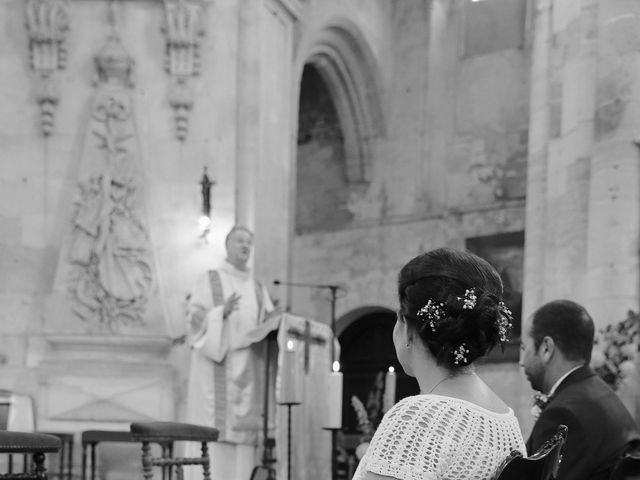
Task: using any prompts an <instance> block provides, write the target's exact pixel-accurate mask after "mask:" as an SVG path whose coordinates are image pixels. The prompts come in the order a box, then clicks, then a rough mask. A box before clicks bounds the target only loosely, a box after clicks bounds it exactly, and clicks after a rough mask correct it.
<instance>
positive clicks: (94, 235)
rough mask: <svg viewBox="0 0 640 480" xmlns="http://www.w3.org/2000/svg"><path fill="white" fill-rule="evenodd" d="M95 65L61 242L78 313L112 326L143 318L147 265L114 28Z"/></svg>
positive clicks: (127, 65)
mask: <svg viewBox="0 0 640 480" xmlns="http://www.w3.org/2000/svg"><path fill="white" fill-rule="evenodd" d="M95 67H96V71H95V79H96V84H97V91H96V94H95V98H94V101H93V105H92V107H91V112H90V115H91V116H90V119H89V122H88V124H87V132H86V134H85V139H84V142H85V143H84V147H83V153H82V158H81V164H80V172H79V178H78V184H77V190H76V198H75V202H74V211H73V216H72V220H71V235H70V238H69V245H67V247H68V255H67V258H66V261H67V262H68V270H69V273H70V275H69V277H68V292H69V294H70V297H71V301H72V307H71V309H72V311H73V312H74V313H75V314H76V315H77V316H78V317H79V318H80V319H82V320H84V321H86V322H89V323H93V324H97V326H100V327H106V328H107V329H109V330H113V331H117V330H118V329H119V327H121V326H122V325H131V324H134V325H135V324H142V323H144V313H145V308H146V305H147V302H148V300H149V296H150V294H151V291H152V288H153V286H154V270H153V261H152V253H151V247H150V242H149V236H148V229H147V226H146V222H145V213H144V205H143V203H144V202H143V195H142V189H143V186H144V177H143V172H142V165H141V163H142V162H141V159H140V158H139V157H140V156H139V148H138V134H137V131H136V128H135V121H134V111H133V104H132V100H131V91H130V88H131V87H132V85H133V79H132V76H133V71H134V62H133V59H132V58H131V57H130V56H129V55H128V53H127V52H126V50H125V49H124V46H123V45H122V43H121V41H120V39H119V37H118V36H117V35H116V33H115V30H114V31H113V32H112V34H111V35H110V36H109V39H108V40H107V42H106V44H105V45H104V47H103V48H102V49H101V51H100V52H99V53H98V55H97V56H96V58H95Z"/></svg>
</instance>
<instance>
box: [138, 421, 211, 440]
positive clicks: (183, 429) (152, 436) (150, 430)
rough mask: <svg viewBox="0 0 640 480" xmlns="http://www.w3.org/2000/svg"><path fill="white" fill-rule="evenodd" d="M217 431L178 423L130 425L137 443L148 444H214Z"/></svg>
mask: <svg viewBox="0 0 640 480" xmlns="http://www.w3.org/2000/svg"><path fill="white" fill-rule="evenodd" d="M219 433H220V432H218V430H217V429H215V428H210V427H203V426H202V425H192V424H190V423H179V422H145V423H132V424H131V435H132V436H133V438H135V439H136V440H138V441H142V440H147V441H149V442H158V443H159V442H168V441H192V442H216V441H217V440H218V436H219Z"/></svg>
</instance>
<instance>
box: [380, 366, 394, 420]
mask: <svg viewBox="0 0 640 480" xmlns="http://www.w3.org/2000/svg"><path fill="white" fill-rule="evenodd" d="M395 403H396V371H395V369H394V368H393V367H389V370H388V371H387V375H386V376H385V379H384V395H383V397H382V411H383V412H385V413H386V412H387V411H388V410H389V409H390V408H391V407H393V405H394V404H395Z"/></svg>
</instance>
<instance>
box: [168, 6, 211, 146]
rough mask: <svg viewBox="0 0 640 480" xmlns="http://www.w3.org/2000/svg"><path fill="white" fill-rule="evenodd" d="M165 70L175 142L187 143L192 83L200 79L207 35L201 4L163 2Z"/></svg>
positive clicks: (192, 99)
mask: <svg viewBox="0 0 640 480" xmlns="http://www.w3.org/2000/svg"><path fill="white" fill-rule="evenodd" d="M164 7H165V24H164V26H163V28H162V32H163V33H164V34H165V37H166V48H165V70H166V72H167V73H168V74H169V76H170V77H171V88H170V90H169V105H170V106H171V108H172V109H173V112H174V117H175V134H176V138H177V139H178V140H180V141H181V142H184V141H185V140H186V138H187V134H188V132H189V115H190V113H191V110H193V106H194V93H193V86H192V84H191V80H192V79H193V77H197V76H198V75H200V43H201V40H202V37H203V36H204V34H205V28H204V23H203V21H202V18H203V13H204V5H203V2H202V0H164Z"/></svg>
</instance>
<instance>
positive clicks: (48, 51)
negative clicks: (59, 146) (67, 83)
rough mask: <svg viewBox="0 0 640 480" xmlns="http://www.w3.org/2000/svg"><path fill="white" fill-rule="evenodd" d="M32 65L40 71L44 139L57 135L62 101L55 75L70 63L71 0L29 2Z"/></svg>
mask: <svg viewBox="0 0 640 480" xmlns="http://www.w3.org/2000/svg"><path fill="white" fill-rule="evenodd" d="M26 5H27V12H26V19H27V33H28V35H29V63H30V65H31V69H32V70H33V71H34V72H36V76H37V78H36V100H37V102H38V104H39V105H40V111H41V125H42V133H43V135H44V136H46V137H47V136H49V135H51V133H52V132H53V126H54V118H55V109H56V106H57V105H58V102H59V96H58V93H57V89H56V85H55V83H54V82H55V80H54V77H53V74H54V72H55V71H56V70H63V69H64V68H65V67H66V63H67V50H66V47H65V40H66V38H67V33H68V31H69V12H68V2H67V0H28V1H27V4H26Z"/></svg>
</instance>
